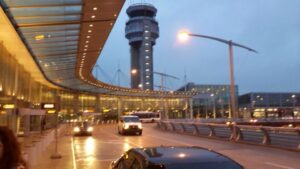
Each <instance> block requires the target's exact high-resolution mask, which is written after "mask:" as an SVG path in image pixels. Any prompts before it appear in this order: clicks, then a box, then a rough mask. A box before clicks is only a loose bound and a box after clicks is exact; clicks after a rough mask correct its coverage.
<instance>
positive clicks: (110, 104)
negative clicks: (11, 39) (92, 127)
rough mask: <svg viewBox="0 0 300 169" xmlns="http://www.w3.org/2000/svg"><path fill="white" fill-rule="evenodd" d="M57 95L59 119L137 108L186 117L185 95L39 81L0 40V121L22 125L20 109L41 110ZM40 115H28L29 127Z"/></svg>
mask: <svg viewBox="0 0 300 169" xmlns="http://www.w3.org/2000/svg"><path fill="white" fill-rule="evenodd" d="M57 96H59V99H60V101H59V105H60V112H59V116H60V118H61V119H62V120H63V119H65V120H70V119H78V118H80V117H81V116H84V115H86V114H89V115H93V113H97V115H99V114H100V118H106V117H107V119H116V117H117V115H118V113H125V112H128V111H137V110H148V111H155V112H165V113H164V114H167V115H166V116H168V117H170V118H185V117H186V115H185V111H184V110H185V108H186V99H184V98H163V97H159V98H151V97H128V96H113V95H101V94H95V93H80V92H78V91H70V90H58V89H54V88H50V87H48V86H45V85H42V84H41V83H39V82H37V81H35V80H34V79H33V78H32V77H31V76H30V74H29V73H28V72H26V71H25V69H24V68H23V67H22V66H21V65H20V64H19V63H18V62H17V61H16V60H15V59H14V57H11V55H10V53H8V52H7V50H6V49H5V48H4V46H3V45H2V44H1V43H0V125H8V124H11V125H13V126H11V128H17V126H22V124H23V123H24V121H26V118H24V117H18V111H19V110H20V109H22V108H28V109H31V110H32V111H33V110H40V109H41V105H42V103H56V102H57V100H56V98H57ZM7 106H12V107H7ZM46 116H47V118H48V119H49V120H50V121H51V120H53V114H46ZM18 119H19V122H17V121H18ZM40 119H41V118H40V117H37V116H34V117H31V118H30V119H29V121H31V122H32V125H31V129H32V130H34V129H35V128H36V127H34V126H38V124H39V123H40ZM50 121H49V123H50ZM16 130H17V129H16Z"/></svg>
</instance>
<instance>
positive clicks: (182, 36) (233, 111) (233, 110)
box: [178, 32, 257, 118]
mask: <svg viewBox="0 0 300 169" xmlns="http://www.w3.org/2000/svg"><path fill="white" fill-rule="evenodd" d="M191 36H192V37H199V38H206V39H211V40H215V41H219V42H222V43H225V44H227V45H228V47H229V75H230V103H231V114H229V117H233V118H236V117H238V116H237V114H236V106H235V96H234V93H235V91H234V90H235V89H234V74H233V52H232V46H237V47H240V48H244V49H247V50H248V51H250V52H255V53H257V51H256V50H254V49H251V48H249V47H246V46H244V45H241V44H238V43H235V42H232V41H231V40H225V39H221V38H216V37H212V36H206V35H199V34H192V33H189V32H180V33H179V34H178V38H179V39H180V40H182V41H186V40H188V38H189V37H191Z"/></svg>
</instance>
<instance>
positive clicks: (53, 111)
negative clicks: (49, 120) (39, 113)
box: [47, 110, 55, 114]
mask: <svg viewBox="0 0 300 169" xmlns="http://www.w3.org/2000/svg"><path fill="white" fill-rule="evenodd" d="M47 113H48V114H54V113H55V110H48V111H47Z"/></svg>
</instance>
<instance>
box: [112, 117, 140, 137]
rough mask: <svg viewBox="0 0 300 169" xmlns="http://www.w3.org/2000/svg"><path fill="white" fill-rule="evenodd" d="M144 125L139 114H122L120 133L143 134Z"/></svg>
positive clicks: (119, 125) (119, 124)
mask: <svg viewBox="0 0 300 169" xmlns="http://www.w3.org/2000/svg"><path fill="white" fill-rule="evenodd" d="M142 132H143V127H142V123H141V121H140V119H139V117H138V116H121V117H120V118H119V120H118V133H119V134H129V133H133V134H138V135H142Z"/></svg>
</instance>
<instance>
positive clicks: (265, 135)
mask: <svg viewBox="0 0 300 169" xmlns="http://www.w3.org/2000/svg"><path fill="white" fill-rule="evenodd" d="M260 130H261V131H262V133H263V134H264V138H263V140H262V144H263V145H268V144H270V143H271V142H270V136H269V133H268V131H267V130H266V129H265V128H263V127H261V128H260Z"/></svg>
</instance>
